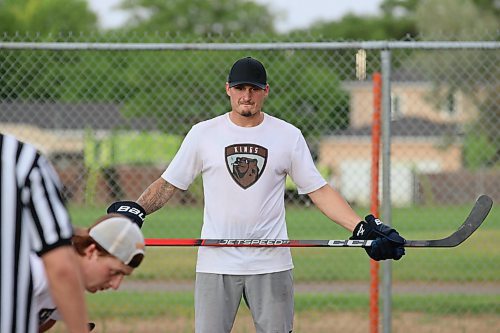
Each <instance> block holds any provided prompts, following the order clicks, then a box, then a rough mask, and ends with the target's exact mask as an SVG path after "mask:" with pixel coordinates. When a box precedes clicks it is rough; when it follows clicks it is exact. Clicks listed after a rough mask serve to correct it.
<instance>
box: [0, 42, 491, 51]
mask: <svg viewBox="0 0 500 333" xmlns="http://www.w3.org/2000/svg"><path fill="white" fill-rule="evenodd" d="M0 49H3V50H6V49H7V50H63V51H71V50H92V51H99V50H101V51H110V50H121V51H139V50H141V51H164V50H205V51H207V50H212V51H235V50H341V49H366V50H390V49H426V50H429V49H436V50H437V49H471V50H472V49H476V50H477V49H500V42H497V41H468V42H466V41H429V42H424V41H392V42H390V41H360V42H316V43H306V42H304V43H69V42H51V43H48V42H1V41H0Z"/></svg>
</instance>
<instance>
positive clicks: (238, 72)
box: [227, 57, 267, 89]
mask: <svg viewBox="0 0 500 333" xmlns="http://www.w3.org/2000/svg"><path fill="white" fill-rule="evenodd" d="M227 83H229V87H234V86H237V85H239V84H245V83H247V84H251V85H254V86H257V87H259V88H261V89H266V85H267V74H266V69H265V68H264V65H262V63H261V62H260V61H258V60H256V59H254V58H252V57H246V58H242V59H240V60H238V61H236V62H235V63H234V64H233V67H231V71H229V77H228V78H227Z"/></svg>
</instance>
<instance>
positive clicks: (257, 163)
mask: <svg viewBox="0 0 500 333" xmlns="http://www.w3.org/2000/svg"><path fill="white" fill-rule="evenodd" d="M225 156H226V165H227V169H228V170H229V173H230V174H231V177H232V178H233V179H234V181H235V182H236V184H238V185H239V186H241V187H242V188H243V189H247V188H249V187H250V186H252V185H253V184H255V183H256V182H257V180H259V178H260V176H261V175H262V172H264V168H265V167H266V162H267V148H264V147H261V146H259V145H254V144H248V143H243V144H236V145H231V146H228V147H226V151H225Z"/></svg>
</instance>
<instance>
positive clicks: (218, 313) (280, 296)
mask: <svg viewBox="0 0 500 333" xmlns="http://www.w3.org/2000/svg"><path fill="white" fill-rule="evenodd" d="M242 297H243V299H244V300H245V302H246V304H247V305H248V307H249V308H250V312H251V313H252V317H253V321H254V324H255V331H256V332H257V333H290V332H292V329H293V308H294V304H293V277H292V271H291V270H288V271H283V272H276V273H269V274H258V275H223V274H211V273H196V285H195V297H194V298H195V327H196V330H195V332H196V333H229V332H231V328H232V327H233V323H234V319H235V317H236V313H237V311H238V307H239V305H240V302H241V299H242Z"/></svg>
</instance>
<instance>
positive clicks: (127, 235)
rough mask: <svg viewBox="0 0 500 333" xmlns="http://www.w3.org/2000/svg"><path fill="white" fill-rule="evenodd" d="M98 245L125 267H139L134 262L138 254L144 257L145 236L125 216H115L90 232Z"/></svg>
mask: <svg viewBox="0 0 500 333" xmlns="http://www.w3.org/2000/svg"><path fill="white" fill-rule="evenodd" d="M89 235H90V237H92V238H93V239H94V240H95V241H96V242H97V244H99V245H100V246H102V247H103V248H104V249H105V250H106V251H108V252H109V253H110V254H112V255H113V256H115V257H117V258H118V259H120V260H121V261H122V262H123V263H124V264H125V265H129V266H131V267H134V268H135V267H137V266H139V263H140V261H139V262H138V263H137V262H136V261H134V262H132V260H133V259H134V257H135V256H136V255H138V254H142V255H144V247H145V244H144V236H143V235H142V232H141V229H140V228H139V226H137V224H135V223H133V222H132V221H131V220H130V219H128V218H127V217H125V216H116V215H115V216H113V217H109V218H107V219H105V220H103V221H102V222H101V223H98V224H96V225H95V226H93V227H92V228H91V229H90V231H89Z"/></svg>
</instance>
